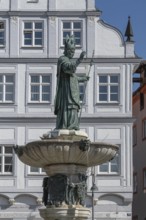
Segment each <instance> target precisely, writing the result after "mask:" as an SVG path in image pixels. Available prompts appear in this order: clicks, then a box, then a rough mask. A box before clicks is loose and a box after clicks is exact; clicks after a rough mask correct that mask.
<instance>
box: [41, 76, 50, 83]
mask: <svg viewBox="0 0 146 220" xmlns="http://www.w3.org/2000/svg"><path fill="white" fill-rule="evenodd" d="M42 82H43V83H50V76H42Z"/></svg>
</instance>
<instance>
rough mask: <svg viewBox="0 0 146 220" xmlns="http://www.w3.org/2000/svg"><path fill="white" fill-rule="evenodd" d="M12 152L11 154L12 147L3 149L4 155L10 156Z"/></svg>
mask: <svg viewBox="0 0 146 220" xmlns="http://www.w3.org/2000/svg"><path fill="white" fill-rule="evenodd" d="M12 152H13V149H12V147H5V153H6V154H12Z"/></svg>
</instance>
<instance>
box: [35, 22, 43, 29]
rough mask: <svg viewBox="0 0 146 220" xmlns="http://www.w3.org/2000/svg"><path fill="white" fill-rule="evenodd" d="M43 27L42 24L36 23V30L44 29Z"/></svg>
mask: <svg viewBox="0 0 146 220" xmlns="http://www.w3.org/2000/svg"><path fill="white" fill-rule="evenodd" d="M42 26H43V24H42V22H36V23H35V29H42Z"/></svg>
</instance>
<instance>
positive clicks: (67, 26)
mask: <svg viewBox="0 0 146 220" xmlns="http://www.w3.org/2000/svg"><path fill="white" fill-rule="evenodd" d="M70 28H71V23H70V22H63V29H70Z"/></svg>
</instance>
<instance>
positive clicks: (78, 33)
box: [62, 21, 82, 47]
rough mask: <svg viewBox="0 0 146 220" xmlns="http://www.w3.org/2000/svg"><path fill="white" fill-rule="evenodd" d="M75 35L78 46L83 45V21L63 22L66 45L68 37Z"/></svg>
mask: <svg viewBox="0 0 146 220" xmlns="http://www.w3.org/2000/svg"><path fill="white" fill-rule="evenodd" d="M67 35H68V36H71V35H74V38H75V44H76V46H77V47H78V46H81V45H82V23H81V21H63V37H62V39H63V42H62V44H63V45H64V42H65V39H66V36H67Z"/></svg>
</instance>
